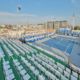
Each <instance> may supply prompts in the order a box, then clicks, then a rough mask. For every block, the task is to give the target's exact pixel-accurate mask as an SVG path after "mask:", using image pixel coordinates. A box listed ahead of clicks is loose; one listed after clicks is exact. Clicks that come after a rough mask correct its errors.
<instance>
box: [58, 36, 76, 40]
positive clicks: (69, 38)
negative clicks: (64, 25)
mask: <svg viewBox="0 0 80 80" xmlns="http://www.w3.org/2000/svg"><path fill="white" fill-rule="evenodd" d="M57 38H62V39H68V40H75V41H76V39H75V38H71V37H63V36H57Z"/></svg>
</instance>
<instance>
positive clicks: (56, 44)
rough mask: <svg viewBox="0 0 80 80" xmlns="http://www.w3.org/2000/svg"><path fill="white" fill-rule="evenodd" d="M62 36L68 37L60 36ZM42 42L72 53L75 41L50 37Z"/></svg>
mask: <svg viewBox="0 0 80 80" xmlns="http://www.w3.org/2000/svg"><path fill="white" fill-rule="evenodd" d="M57 37H59V36H57ZM60 38H66V37H62V36H60ZM67 39H70V40H73V39H74V38H67ZM74 40H75V39H74ZM42 44H45V45H47V46H49V47H53V48H56V49H59V50H61V51H63V52H66V53H69V54H71V51H72V49H73V46H74V43H70V42H66V41H61V40H57V39H49V40H47V41H44V42H42Z"/></svg>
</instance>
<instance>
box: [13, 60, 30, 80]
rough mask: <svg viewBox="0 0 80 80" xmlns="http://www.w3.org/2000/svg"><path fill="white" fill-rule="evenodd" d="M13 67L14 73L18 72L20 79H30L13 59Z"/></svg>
mask: <svg viewBox="0 0 80 80" xmlns="http://www.w3.org/2000/svg"><path fill="white" fill-rule="evenodd" d="M13 65H14V67H15V69H16V71H17V72H18V74H19V76H20V77H21V79H23V80H29V79H30V78H31V77H30V75H29V74H28V73H27V72H26V70H25V69H24V68H23V66H22V65H21V64H20V62H19V61H18V60H17V59H13Z"/></svg>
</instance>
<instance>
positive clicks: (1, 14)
mask: <svg viewBox="0 0 80 80" xmlns="http://www.w3.org/2000/svg"><path fill="white" fill-rule="evenodd" d="M16 15H17V14H13V13H7V12H0V16H12V17H14V16H16ZM19 16H31V17H36V16H37V15H34V14H19Z"/></svg>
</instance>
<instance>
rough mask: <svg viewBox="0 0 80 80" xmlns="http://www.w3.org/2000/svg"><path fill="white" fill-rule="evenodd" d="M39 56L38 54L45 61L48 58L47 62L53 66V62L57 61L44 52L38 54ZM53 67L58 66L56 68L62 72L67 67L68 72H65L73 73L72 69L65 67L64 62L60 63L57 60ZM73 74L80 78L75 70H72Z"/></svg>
mask: <svg viewBox="0 0 80 80" xmlns="http://www.w3.org/2000/svg"><path fill="white" fill-rule="evenodd" d="M37 56H38V57H39V58H40V59H42V60H44V61H45V62H46V61H47V60H48V61H47V62H48V63H49V64H50V65H51V66H53V64H54V63H55V61H54V60H53V59H51V58H49V57H47V56H46V55H44V54H42V53H40V55H39V54H37ZM53 67H54V68H56V69H57V68H58V70H59V71H60V72H61V73H62V72H63V70H65V69H66V72H65V73H67V74H68V75H70V74H71V70H70V69H68V68H65V66H63V65H62V64H60V63H58V62H57V65H55V66H53ZM59 67H60V68H59ZM72 75H73V76H74V77H76V78H78V74H77V73H75V72H73V71H72ZM68 78H69V77H68Z"/></svg>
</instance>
